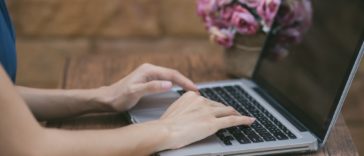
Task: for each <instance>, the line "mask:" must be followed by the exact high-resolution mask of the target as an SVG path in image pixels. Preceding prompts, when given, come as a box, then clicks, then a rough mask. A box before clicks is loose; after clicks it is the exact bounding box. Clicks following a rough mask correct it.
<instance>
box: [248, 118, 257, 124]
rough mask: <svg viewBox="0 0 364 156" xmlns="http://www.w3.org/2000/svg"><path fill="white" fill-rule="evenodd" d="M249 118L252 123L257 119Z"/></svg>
mask: <svg viewBox="0 0 364 156" xmlns="http://www.w3.org/2000/svg"><path fill="white" fill-rule="evenodd" d="M249 120H250V122H251V123H254V122H255V120H257V119H256V118H250V119H249Z"/></svg>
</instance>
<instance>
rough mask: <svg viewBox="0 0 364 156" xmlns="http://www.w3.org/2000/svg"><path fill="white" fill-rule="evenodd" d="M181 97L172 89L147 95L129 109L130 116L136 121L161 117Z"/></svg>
mask: <svg viewBox="0 0 364 156" xmlns="http://www.w3.org/2000/svg"><path fill="white" fill-rule="evenodd" d="M179 97H180V95H179V94H178V93H176V92H172V91H170V92H167V93H162V94H154V95H149V96H145V97H143V98H142V99H141V100H140V101H139V102H138V104H137V105H136V106H135V107H134V108H132V109H131V110H130V111H129V114H130V117H131V118H132V120H133V122H136V123H141V122H147V121H151V120H156V119H159V118H160V117H161V116H162V114H163V113H164V112H165V111H166V110H167V108H168V107H169V106H170V105H171V104H172V103H173V102H175V101H176V100H177V99H178V98H179Z"/></svg>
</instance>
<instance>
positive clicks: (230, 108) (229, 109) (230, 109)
mask: <svg viewBox="0 0 364 156" xmlns="http://www.w3.org/2000/svg"><path fill="white" fill-rule="evenodd" d="M226 110H227V111H228V112H236V110H235V109H234V108H233V107H231V106H228V107H227V108H226Z"/></svg>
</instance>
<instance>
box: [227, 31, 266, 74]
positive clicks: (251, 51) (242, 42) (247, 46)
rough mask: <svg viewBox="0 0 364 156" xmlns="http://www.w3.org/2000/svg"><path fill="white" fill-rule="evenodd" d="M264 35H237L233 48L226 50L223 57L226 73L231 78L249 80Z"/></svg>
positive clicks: (264, 37)
mask: <svg viewBox="0 0 364 156" xmlns="http://www.w3.org/2000/svg"><path fill="white" fill-rule="evenodd" d="M265 39H266V34H265V33H263V32H261V33H258V34H256V35H252V36H242V35H237V36H236V38H235V40H234V46H232V47H231V48H226V49H225V53H224V55H225V56H224V57H225V64H226V72H227V74H228V75H229V76H231V77H233V78H250V77H251V76H252V74H253V71H254V68H255V65H256V63H257V61H258V58H259V56H260V52H261V50H262V47H263V44H264V41H265Z"/></svg>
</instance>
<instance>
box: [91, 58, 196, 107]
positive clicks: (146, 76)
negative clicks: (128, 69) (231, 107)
mask: <svg viewBox="0 0 364 156" xmlns="http://www.w3.org/2000/svg"><path fill="white" fill-rule="evenodd" d="M174 84H175V85H179V86H181V87H182V88H183V89H185V90H188V91H196V92H197V91H198V89H197V87H196V86H195V84H194V83H193V82H192V81H191V80H189V79H188V78H186V77H185V76H183V75H182V74H181V73H180V72H178V71H176V70H173V69H169V68H164V67H160V66H156V65H152V64H143V65H141V66H139V67H138V68H137V69H136V70H134V71H133V72H132V73H130V74H129V75H128V76H126V77H125V78H123V79H121V80H120V81H118V82H116V83H114V84H112V85H110V86H107V87H102V88H99V89H98V93H100V94H99V95H100V96H101V97H100V98H101V99H102V101H103V103H105V104H107V105H109V106H110V108H111V110H112V111H117V112H122V111H126V110H129V109H130V108H132V107H134V106H135V105H136V104H137V102H138V101H139V100H140V98H141V97H143V96H144V95H148V94H154V93H162V92H167V91H169V90H170V89H171V88H172V87H173V85H174Z"/></svg>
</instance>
